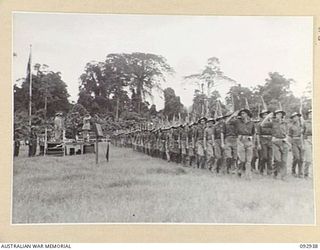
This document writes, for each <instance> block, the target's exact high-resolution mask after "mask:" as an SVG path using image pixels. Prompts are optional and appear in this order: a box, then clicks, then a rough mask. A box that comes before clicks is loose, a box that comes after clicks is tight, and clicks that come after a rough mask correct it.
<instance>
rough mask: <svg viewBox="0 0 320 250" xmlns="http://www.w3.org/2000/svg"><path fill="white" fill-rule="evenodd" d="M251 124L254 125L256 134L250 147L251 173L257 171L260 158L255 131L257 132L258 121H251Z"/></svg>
mask: <svg viewBox="0 0 320 250" xmlns="http://www.w3.org/2000/svg"><path fill="white" fill-rule="evenodd" d="M252 121H253V124H254V128H255V132H256V137H255V138H256V139H255V140H254V145H253V147H252V160H251V171H253V172H254V171H256V170H259V162H260V157H259V152H260V151H259V147H258V140H257V131H258V127H259V124H260V122H261V121H260V120H259V119H252Z"/></svg>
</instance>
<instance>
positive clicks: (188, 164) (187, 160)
mask: <svg viewBox="0 0 320 250" xmlns="http://www.w3.org/2000/svg"><path fill="white" fill-rule="evenodd" d="M185 166H186V167H188V166H190V158H189V156H188V155H185Z"/></svg>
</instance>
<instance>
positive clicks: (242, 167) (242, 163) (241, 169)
mask: <svg viewBox="0 0 320 250" xmlns="http://www.w3.org/2000/svg"><path fill="white" fill-rule="evenodd" d="M244 168H245V163H244V162H240V163H239V168H238V171H237V172H238V176H239V177H241V176H242V175H243V172H244V171H243V170H244Z"/></svg>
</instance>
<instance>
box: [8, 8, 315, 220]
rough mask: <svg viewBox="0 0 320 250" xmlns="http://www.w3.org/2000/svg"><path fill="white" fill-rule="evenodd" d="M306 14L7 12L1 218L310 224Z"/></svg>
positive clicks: (309, 26) (309, 29) (309, 24)
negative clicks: (5, 185)
mask: <svg viewBox="0 0 320 250" xmlns="http://www.w3.org/2000/svg"><path fill="white" fill-rule="evenodd" d="M313 59H314V58H313V18H312V17H310V16H213V15H212V16H209V15H207V16H206V15H202V16H200V15H199V16H197V15H189V16H188V15H151V14H150V15H147V14H140V15H138V14H84V13H51V12H14V13H13V14H12V89H13V97H12V101H13V110H12V112H13V121H12V127H13V134H12V145H13V146H12V147H13V152H12V153H13V155H12V157H13V166H12V208H11V216H12V218H11V223H12V224H20V225H21V224H23V225H25V224H26V225H34V224H49V225H50V224H114V223H130V224H133V223H134V224H136V223H139V224H140V223H155V224H210V225H211V224H212V225H215V224H217V225H219V224H240V225H248V224H249V225H250V224H254V225H269V224H271V225H315V223H316V221H315V219H316V216H315V210H316V208H315V190H314V181H315V180H314V169H313V146H312V145H313V141H312V131H313V127H314V126H313V124H312V103H313V99H312V95H313Z"/></svg>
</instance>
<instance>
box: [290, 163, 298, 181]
mask: <svg viewBox="0 0 320 250" xmlns="http://www.w3.org/2000/svg"><path fill="white" fill-rule="evenodd" d="M297 164H298V160H293V161H292V168H291V174H292V175H293V176H295V177H296V176H297V174H296V166H297Z"/></svg>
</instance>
